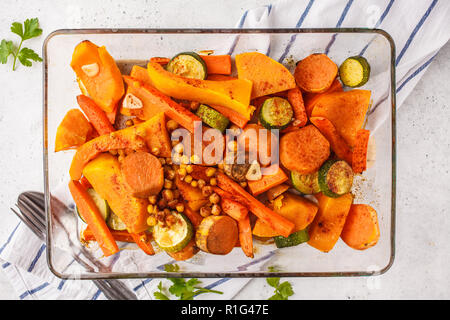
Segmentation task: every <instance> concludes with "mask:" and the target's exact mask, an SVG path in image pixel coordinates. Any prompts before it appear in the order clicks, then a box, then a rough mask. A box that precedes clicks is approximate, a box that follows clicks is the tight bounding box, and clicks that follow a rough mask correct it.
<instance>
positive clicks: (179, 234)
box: [153, 213, 194, 252]
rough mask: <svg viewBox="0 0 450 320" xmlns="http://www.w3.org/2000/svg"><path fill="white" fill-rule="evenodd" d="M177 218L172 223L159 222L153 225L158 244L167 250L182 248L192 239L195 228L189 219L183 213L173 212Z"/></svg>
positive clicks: (173, 215) (154, 236) (172, 250)
mask: <svg viewBox="0 0 450 320" xmlns="http://www.w3.org/2000/svg"><path fill="white" fill-rule="evenodd" d="M171 215H172V217H174V218H175V221H174V223H172V224H171V225H168V224H162V223H157V224H156V225H155V226H154V227H153V238H154V240H155V242H156V243H157V244H158V246H159V247H160V248H161V249H162V250H164V251H167V252H177V251H180V250H182V249H183V248H184V247H186V246H187V245H188V243H189V242H190V241H191V239H192V236H193V234H194V229H193V228H192V224H191V222H190V221H189V219H188V218H187V217H186V216H185V215H184V214H182V213H171Z"/></svg>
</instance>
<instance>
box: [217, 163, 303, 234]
mask: <svg viewBox="0 0 450 320" xmlns="http://www.w3.org/2000/svg"><path fill="white" fill-rule="evenodd" d="M217 185H218V186H219V188H221V189H222V190H224V191H226V192H229V193H231V194H232V195H233V196H235V197H236V198H238V199H239V200H240V201H239V202H240V203H242V204H244V205H245V206H246V207H247V208H248V209H249V210H250V211H251V212H253V213H254V214H255V215H256V216H257V217H258V218H260V219H261V220H263V221H264V222H265V223H267V224H268V225H269V226H271V227H272V228H273V229H274V230H275V231H277V232H278V233H279V234H280V235H282V236H284V237H288V236H289V235H290V234H291V233H292V232H293V230H294V227H295V225H294V223H292V222H291V221H289V220H288V219H286V218H284V217H282V216H280V215H279V214H277V213H275V212H274V211H273V210H271V209H270V208H267V207H266V206H265V205H263V204H262V203H261V202H259V201H258V200H257V199H255V198H254V197H253V196H251V195H250V194H249V193H248V192H247V191H245V190H244V189H243V188H242V187H241V186H240V185H238V184H237V183H236V182H234V181H233V180H231V179H230V178H228V177H227V176H226V175H225V174H224V173H221V172H219V173H218V175H217Z"/></svg>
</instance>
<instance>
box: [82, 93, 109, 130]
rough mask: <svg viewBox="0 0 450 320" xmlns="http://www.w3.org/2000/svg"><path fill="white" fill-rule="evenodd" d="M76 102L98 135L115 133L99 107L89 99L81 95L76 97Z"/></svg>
mask: <svg viewBox="0 0 450 320" xmlns="http://www.w3.org/2000/svg"><path fill="white" fill-rule="evenodd" d="M77 102H78V105H79V106H80V108H81V110H83V112H84V114H85V115H86V117H87V118H88V119H89V121H90V122H91V124H92V125H93V126H94V128H95V130H97V132H98V133H99V134H100V135H103V134H108V133H111V132H113V131H116V129H114V127H113V126H112V124H111V122H110V121H109V119H108V116H107V115H106V113H105V111H103V110H102V109H100V107H99V106H97V104H96V103H95V102H94V100H92V99H91V98H89V97H87V96H85V95H83V94H81V95H79V96H77Z"/></svg>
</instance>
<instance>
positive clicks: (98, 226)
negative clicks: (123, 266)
mask: <svg viewBox="0 0 450 320" xmlns="http://www.w3.org/2000/svg"><path fill="white" fill-rule="evenodd" d="M69 190H70V193H71V194H72V198H73V200H74V201H75V205H76V206H77V208H78V210H79V211H80V213H81V216H82V217H83V219H84V220H85V221H86V223H87V224H88V226H89V228H90V229H91V230H92V233H93V234H94V237H95V240H96V241H97V242H98V244H99V246H100V248H101V249H102V251H103V254H104V255H105V256H110V255H113V254H115V253H117V252H119V247H118V246H117V243H116V241H115V240H114V238H113V236H112V235H111V232H110V231H109V229H108V226H107V225H106V223H105V220H104V219H103V217H102V214H101V213H100V210H99V209H98V207H97V205H96V204H95V202H94V201H93V200H92V198H91V196H90V195H89V194H88V193H87V191H86V190H85V189H84V188H83V186H82V185H81V184H80V183H79V182H78V181H73V180H72V181H70V182H69Z"/></svg>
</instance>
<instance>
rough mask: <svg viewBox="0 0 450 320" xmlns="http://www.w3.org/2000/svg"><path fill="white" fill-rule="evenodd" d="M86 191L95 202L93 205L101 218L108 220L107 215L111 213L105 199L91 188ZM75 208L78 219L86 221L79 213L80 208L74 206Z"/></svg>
mask: <svg viewBox="0 0 450 320" xmlns="http://www.w3.org/2000/svg"><path fill="white" fill-rule="evenodd" d="M86 192H87V193H88V194H89V195H90V196H91V198H92V200H93V201H94V202H95V205H96V206H97V208H98V210H99V211H100V213H101V215H102V217H103V220H108V218H109V215H110V213H111V208H110V207H109V205H108V202H106V200H105V199H102V198H100V196H99V195H98V193H97V192H96V191H95V190H94V189H93V188H89V189H87V190H86ZM76 210H77V213H78V216H79V217H80V219H81V220H83V222H86V220H84V218H83V216H82V215H81V213H80V210H78V208H76Z"/></svg>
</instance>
